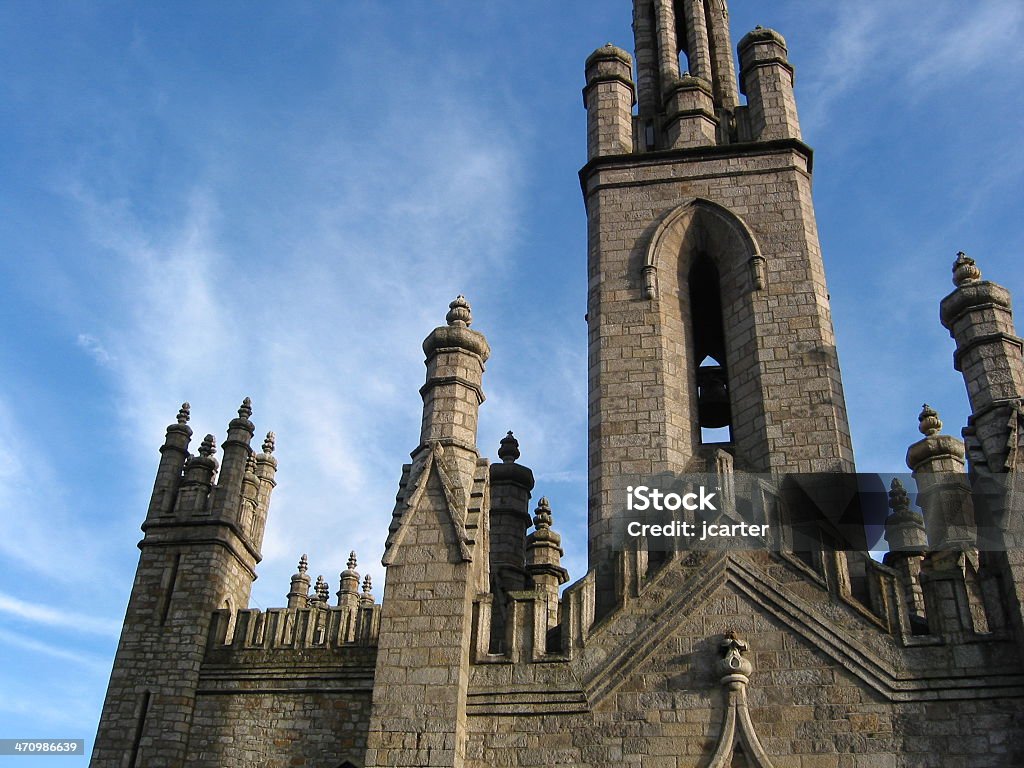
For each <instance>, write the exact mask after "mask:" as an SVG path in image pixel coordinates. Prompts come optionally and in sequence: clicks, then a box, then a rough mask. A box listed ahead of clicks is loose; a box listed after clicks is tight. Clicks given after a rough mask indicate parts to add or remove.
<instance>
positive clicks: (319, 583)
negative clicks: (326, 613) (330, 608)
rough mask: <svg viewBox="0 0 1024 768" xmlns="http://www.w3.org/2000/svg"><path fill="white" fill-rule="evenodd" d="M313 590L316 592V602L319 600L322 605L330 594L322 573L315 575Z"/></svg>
mask: <svg viewBox="0 0 1024 768" xmlns="http://www.w3.org/2000/svg"><path fill="white" fill-rule="evenodd" d="M313 592H314V593H315V594H316V599H317V602H321V603H323V604H324V605H326V604H327V601H328V600H329V599H330V596H331V588H330V587H328V586H327V580H326V579H325V578H324V577H323V575H320V576H317V577H316V585H315V586H314V587H313Z"/></svg>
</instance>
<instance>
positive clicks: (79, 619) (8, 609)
mask: <svg viewBox="0 0 1024 768" xmlns="http://www.w3.org/2000/svg"><path fill="white" fill-rule="evenodd" d="M0 613H6V614H9V615H11V616H14V617H16V618H18V619H22V620H24V621H27V622H30V623H32V624H42V625H45V626H49V627H57V628H59V629H65V630H69V631H71V632H86V633H89V634H96V635H106V636H107V637H117V636H118V634H120V631H121V624H120V622H118V621H114V620H108V619H101V618H97V617H95V616H90V615H87V614H80V613H74V612H70V611H63V610H59V609H56V608H50V607H47V606H45V605H39V604H37V603H29V602H26V601H24V600H20V599H18V598H17V597H14V596H13V595H8V594H6V593H4V592H0Z"/></svg>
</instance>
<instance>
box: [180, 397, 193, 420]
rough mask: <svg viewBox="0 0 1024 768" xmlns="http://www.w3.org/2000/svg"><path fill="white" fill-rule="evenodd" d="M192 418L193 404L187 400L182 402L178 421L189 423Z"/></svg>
mask: <svg viewBox="0 0 1024 768" xmlns="http://www.w3.org/2000/svg"><path fill="white" fill-rule="evenodd" d="M190 418H192V406H191V405H189V404H188V402H187V401H186V402H184V403H182V404H181V409H180V410H179V411H178V423H179V424H188V420H189V419H190Z"/></svg>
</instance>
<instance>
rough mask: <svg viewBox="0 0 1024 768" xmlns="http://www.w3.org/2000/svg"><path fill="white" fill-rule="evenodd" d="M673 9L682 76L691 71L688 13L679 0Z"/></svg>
mask: <svg viewBox="0 0 1024 768" xmlns="http://www.w3.org/2000/svg"><path fill="white" fill-rule="evenodd" d="M673 7H674V9H675V17H676V45H677V46H678V48H679V74H680V75H682V74H685V73H686V72H689V71H690V55H689V52H688V51H687V50H686V40H687V37H686V11H685V9H684V8H683V4H682V3H681V2H679V1H678V0H676V2H675V3H674V5H673Z"/></svg>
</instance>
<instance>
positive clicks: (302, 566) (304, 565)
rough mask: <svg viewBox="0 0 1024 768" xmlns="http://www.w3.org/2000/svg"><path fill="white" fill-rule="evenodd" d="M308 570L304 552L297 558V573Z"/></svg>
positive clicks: (307, 560) (307, 561) (307, 559)
mask: <svg viewBox="0 0 1024 768" xmlns="http://www.w3.org/2000/svg"><path fill="white" fill-rule="evenodd" d="M308 570H309V558H308V557H306V555H305V554H303V555H302V557H300V558H299V573H305V572H306V571H308Z"/></svg>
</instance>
